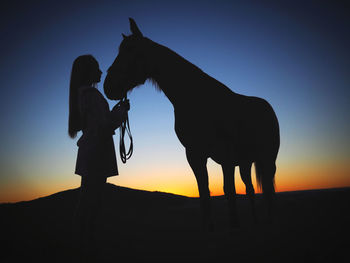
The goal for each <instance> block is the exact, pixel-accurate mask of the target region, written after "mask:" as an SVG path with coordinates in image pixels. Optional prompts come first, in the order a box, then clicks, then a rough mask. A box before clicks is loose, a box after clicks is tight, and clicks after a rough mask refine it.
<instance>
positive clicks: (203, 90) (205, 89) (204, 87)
mask: <svg viewBox="0 0 350 263" xmlns="http://www.w3.org/2000/svg"><path fill="white" fill-rule="evenodd" d="M153 43H154V42H153ZM151 53H153V54H152V58H151V59H153V61H154V63H155V65H154V69H155V70H154V75H153V76H151V77H152V79H154V80H155V81H156V82H157V84H158V86H159V88H160V89H161V90H162V91H163V92H164V94H165V95H166V96H167V97H168V99H169V100H170V102H171V103H172V104H173V106H174V107H182V108H185V107H193V103H194V101H195V102H196V104H201V103H203V104H207V103H211V102H212V101H213V100H215V101H221V100H222V99H225V98H227V97H228V96H230V95H232V94H235V93H234V92H232V91H231V90H230V89H229V88H227V87H226V86H225V85H223V84H222V83H220V82H219V81H217V80H216V79H214V78H212V77H210V76H208V75H207V74H206V73H204V72H203V71H202V70H201V69H199V68H198V67H196V66H195V65H193V64H192V63H190V62H189V61H187V60H186V59H184V58H182V57H181V56H179V55H178V54H176V53H175V52H173V51H172V50H170V49H168V48H167V47H164V46H161V45H159V44H157V43H154V45H153V52H151Z"/></svg>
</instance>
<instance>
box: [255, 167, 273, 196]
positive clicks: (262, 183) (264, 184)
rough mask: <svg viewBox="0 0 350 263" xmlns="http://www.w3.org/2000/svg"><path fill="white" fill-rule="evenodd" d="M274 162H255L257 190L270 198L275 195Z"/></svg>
mask: <svg viewBox="0 0 350 263" xmlns="http://www.w3.org/2000/svg"><path fill="white" fill-rule="evenodd" d="M275 172H276V164H275V161H256V162H255V174H256V181H257V184H258V188H259V189H262V192H263V193H264V195H265V196H267V197H272V196H273V195H274V193H275Z"/></svg>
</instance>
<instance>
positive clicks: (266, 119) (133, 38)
mask: <svg viewBox="0 0 350 263" xmlns="http://www.w3.org/2000/svg"><path fill="white" fill-rule="evenodd" d="M129 20H130V21H129V22H130V29H131V32H132V34H131V35H129V36H125V35H124V34H123V40H122V42H121V44H120V46H119V54H118V56H117V57H116V59H115V61H114V62H113V64H112V65H111V66H110V67H109V69H108V74H107V76H106V79H105V81H104V92H105V94H106V96H107V97H108V98H109V99H122V98H123V97H125V96H126V95H127V92H128V91H130V90H132V89H133V88H135V87H136V86H138V85H140V84H143V83H144V82H145V81H146V80H147V79H150V80H151V81H152V82H153V83H154V84H155V86H156V87H157V88H158V89H160V90H162V91H163V92H164V94H165V95H166V96H167V98H168V99H169V100H170V102H171V103H172V104H173V106H174V114H175V132H176V135H177V137H178V138H179V140H180V142H181V143H182V144H183V146H184V147H185V148H186V157H187V160H188V163H189V165H190V166H191V168H192V170H193V172H194V175H195V177H196V180H197V184H198V190H199V195H200V204H201V211H202V218H203V226H204V228H205V229H211V228H212V226H213V224H212V215H211V205H210V191H209V186H208V172H207V166H206V165H207V159H208V158H209V157H210V158H212V159H213V160H214V161H215V162H217V163H219V164H220V165H221V166H222V170H223V176H224V193H225V197H226V198H227V200H228V206H229V220H230V226H231V228H234V227H237V226H238V218H237V208H236V190H235V184H234V171H235V166H239V169H240V175H241V178H242V180H243V182H244V184H245V186H246V194H247V195H248V197H249V199H250V201H251V205H252V214H253V217H254V219H256V215H255V208H254V207H255V205H254V195H255V191H254V187H253V184H252V180H251V166H252V163H254V164H255V168H256V177H257V183H258V186H259V187H262V191H263V193H264V197H265V200H266V204H267V211H268V215H269V216H270V217H271V213H272V203H273V197H274V193H275V185H274V178H275V172H276V165H275V162H276V158H277V154H278V150H279V146H280V135H279V125H278V120H277V117H276V115H275V112H274V110H273V109H272V107H271V106H270V104H269V103H268V102H267V101H266V100H264V99H261V98H257V97H249V96H244V95H241V94H237V93H235V92H233V91H231V90H230V89H229V88H228V87H226V86H225V85H224V84H222V83H220V82H219V81H217V80H216V79H214V78H212V77H210V76H209V75H207V74H206V73H204V72H203V71H202V70H201V69H199V68H198V67H197V66H195V65H193V64H192V63H190V62H189V61H187V60H185V59H184V58H183V57H181V56H180V55H178V54H176V53H175V52H174V51H172V50H170V49H169V48H167V47H165V46H162V45H160V44H158V43H155V42H153V41H152V40H150V39H148V38H146V37H144V36H143V34H142V33H141V31H140V30H139V28H138V26H137V25H136V23H135V21H134V20H133V19H132V18H129Z"/></svg>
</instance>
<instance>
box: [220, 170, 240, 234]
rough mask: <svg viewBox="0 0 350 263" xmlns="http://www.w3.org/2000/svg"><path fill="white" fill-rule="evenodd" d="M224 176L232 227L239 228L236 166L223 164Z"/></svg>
mask: <svg viewBox="0 0 350 263" xmlns="http://www.w3.org/2000/svg"><path fill="white" fill-rule="evenodd" d="M222 171H223V174H224V192H225V197H226V199H227V201H228V208H229V216H230V227H231V228H235V227H238V225H239V223H238V217H237V205H236V188H235V166H234V165H233V164H231V163H228V164H222Z"/></svg>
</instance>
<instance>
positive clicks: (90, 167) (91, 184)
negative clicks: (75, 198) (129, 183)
mask: <svg viewBox="0 0 350 263" xmlns="http://www.w3.org/2000/svg"><path fill="white" fill-rule="evenodd" d="M101 74H102V72H101V70H100V68H99V64H98V62H97V60H96V59H95V58H94V57H93V56H91V55H83V56H79V57H78V58H76V59H75V61H74V63H73V67H72V73H71V79H70V92H69V123H68V134H69V136H70V137H71V138H75V137H76V135H77V133H78V131H82V136H81V137H80V138H79V140H78V142H77V145H78V147H79V149H78V156H77V161H76V167H75V173H76V174H78V175H80V176H81V190H80V196H79V202H78V207H77V211H76V215H75V225H76V226H77V229H76V230H77V232H76V235H77V236H76V237H77V238H78V240H76V241H77V242H78V245H79V246H80V248H81V249H82V250H83V251H82V253H83V254H85V255H86V252H88V253H89V254H90V253H91V249H93V248H94V245H95V244H94V240H95V228H96V223H97V221H96V218H97V214H98V208H99V207H100V205H101V202H102V200H101V197H102V192H103V187H104V185H105V184H106V181H107V177H110V176H115V175H118V167H117V162H116V155H115V149H114V142H113V137H112V136H113V134H114V130H115V129H117V128H118V127H119V126H120V125H121V123H122V122H123V121H124V120H125V118H126V117H127V112H128V110H129V109H130V105H129V102H128V101H127V102H125V103H122V104H120V105H118V106H115V107H114V108H113V110H112V111H110V110H109V106H108V103H107V101H106V99H105V98H104V97H103V95H102V94H101V93H100V92H99V91H98V90H97V88H96V87H97V83H98V82H100V80H101Z"/></svg>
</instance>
